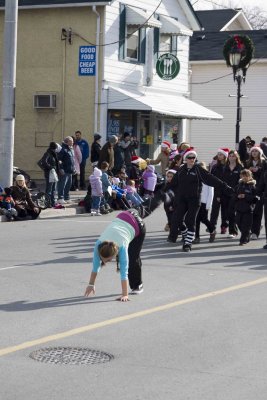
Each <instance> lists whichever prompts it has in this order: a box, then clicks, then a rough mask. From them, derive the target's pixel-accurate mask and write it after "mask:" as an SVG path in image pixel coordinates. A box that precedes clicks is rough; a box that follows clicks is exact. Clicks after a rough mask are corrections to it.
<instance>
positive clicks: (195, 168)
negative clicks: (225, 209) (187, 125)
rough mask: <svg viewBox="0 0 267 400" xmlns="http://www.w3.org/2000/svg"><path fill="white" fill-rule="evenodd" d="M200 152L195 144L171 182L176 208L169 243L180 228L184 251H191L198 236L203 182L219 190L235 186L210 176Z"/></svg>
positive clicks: (172, 241)
mask: <svg viewBox="0 0 267 400" xmlns="http://www.w3.org/2000/svg"><path fill="white" fill-rule="evenodd" d="M196 160H197V153H196V151H195V149H194V148H193V147H190V148H189V149H187V151H186V152H185V154H184V164H183V165H182V166H181V167H180V168H179V171H178V172H177V173H176V174H175V175H174V177H173V179H172V181H171V182H170V189H171V190H173V192H174V195H175V210H174V213H173V216H172V221H171V229H170V234H169V237H168V242H171V243H175V242H176V239H177V236H178V231H179V230H180V231H181V233H182V239H183V251H185V252H190V251H191V247H192V242H193V240H194V237H195V229H196V217H197V213H198V210H199V208H200V203H201V190H202V183H205V184H206V185H208V186H212V187H215V188H216V189H220V190H224V191H226V192H230V193H233V189H232V188H230V187H229V186H228V185H226V184H225V183H224V182H223V181H221V180H220V179H218V178H216V177H215V176H213V175H211V174H210V173H209V172H208V171H207V170H205V169H204V168H202V167H201V166H200V165H199V164H197V163H196Z"/></svg>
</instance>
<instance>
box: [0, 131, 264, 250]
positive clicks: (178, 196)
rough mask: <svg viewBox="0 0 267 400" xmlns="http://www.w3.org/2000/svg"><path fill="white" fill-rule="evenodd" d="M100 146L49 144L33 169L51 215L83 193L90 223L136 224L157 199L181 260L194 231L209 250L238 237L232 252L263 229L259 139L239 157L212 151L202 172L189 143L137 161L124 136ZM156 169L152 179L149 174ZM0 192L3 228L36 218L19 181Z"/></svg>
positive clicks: (76, 140) (133, 142)
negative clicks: (124, 215) (133, 219)
mask: <svg viewBox="0 0 267 400" xmlns="http://www.w3.org/2000/svg"><path fill="white" fill-rule="evenodd" d="M101 139H102V137H101V135H100V134H99V133H96V134H95V135H94V140H93V143H92V144H91V151H90V152H89V144H88V142H87V141H86V140H85V139H83V138H82V134H81V132H80V131H76V132H75V134H74V136H67V137H66V138H65V139H64V141H63V143H62V144H61V145H59V144H57V143H55V142H51V143H50V145H49V147H48V149H47V151H46V152H45V153H44V155H43V157H42V159H41V160H40V161H39V163H38V165H39V166H41V168H42V169H43V171H44V178H45V182H46V193H47V194H48V195H49V197H50V201H51V207H55V208H61V207H64V204H65V203H68V202H70V191H71V190H79V189H85V188H86V189H87V195H86V196H85V199H84V200H83V201H82V202H81V203H82V204H83V205H84V206H85V208H86V210H87V212H90V214H91V215H92V216H99V215H102V214H106V213H110V212H112V211H113V210H122V211H125V210H129V209H132V208H134V209H136V210H137V211H138V213H139V215H141V216H142V217H144V216H145V215H146V213H148V214H149V212H150V210H149V208H150V205H151V200H152V199H153V197H154V196H155V191H158V192H160V193H161V196H162V199H163V200H164V209H165V212H166V220H167V221H166V226H165V227H164V229H165V231H167V232H169V234H168V241H169V242H171V243H173V242H176V241H177V238H178V236H179V235H180V236H181V239H182V244H183V250H184V251H185V252H190V251H191V249H192V245H193V244H197V243H199V242H200V240H201V238H200V224H201V223H203V224H205V225H206V228H207V232H209V235H210V236H209V241H210V242H214V241H215V240H216V237H217V235H218V234H219V233H220V234H226V233H227V231H228V237H229V238H235V237H237V236H238V233H239V231H240V245H245V244H246V243H248V242H249V241H250V240H257V239H258V237H259V235H260V231H261V229H262V218H263V213H264V215H265V227H266V219H267V218H266V212H267V210H266V207H267V188H266V185H267V182H266V181H267V167H266V165H267V162H266V159H267V138H266V137H264V138H263V139H262V141H261V143H260V144H259V145H256V144H255V141H253V140H252V139H251V137H249V136H247V137H246V138H244V139H242V140H241V142H240V143H239V151H236V150H229V149H228V148H220V149H218V151H217V154H215V155H214V157H213V159H212V160H211V161H210V163H209V164H208V165H207V166H206V164H205V163H204V162H201V160H198V157H197V152H196V150H195V149H194V148H193V147H191V146H190V144H189V143H185V142H184V143H181V144H180V145H179V146H178V145H177V144H175V143H172V144H171V143H169V142H168V141H163V142H162V143H161V151H160V153H159V155H158V156H157V158H156V159H146V160H144V159H142V158H141V157H139V156H138V155H137V152H138V147H139V143H138V141H137V139H136V137H134V136H132V135H131V134H129V133H128V132H125V133H124V135H122V136H121V137H120V138H118V137H117V136H115V135H111V136H110V137H109V138H108V141H107V142H106V143H105V144H104V145H103V147H101ZM89 155H90V161H91V166H92V173H91V175H90V176H89V179H88V180H87V179H86V177H85V172H84V171H85V166H86V162H87V160H88V159H89ZM159 164H160V166H161V174H160V175H159V174H157V173H156V172H155V165H159ZM161 177H162V178H161ZM19 178H20V179H19ZM0 190H1V197H0V210H1V211H0V212H1V214H4V215H6V216H7V217H8V219H9V220H19V219H23V218H26V219H27V218H28V219H33V218H37V217H38V215H39V213H40V209H39V208H38V207H37V206H36V204H35V203H34V202H33V201H32V199H31V195H30V192H29V190H28V188H27V186H26V184H25V179H24V177H23V176H22V175H19V176H18V177H17V178H16V181H15V183H14V185H13V186H12V187H11V188H0ZM56 193H57V196H56ZM219 215H220V218H221V221H220V223H218V219H219ZM218 225H220V226H219V227H218ZM264 247H265V248H266V247H267V246H266V245H265V246H264Z"/></svg>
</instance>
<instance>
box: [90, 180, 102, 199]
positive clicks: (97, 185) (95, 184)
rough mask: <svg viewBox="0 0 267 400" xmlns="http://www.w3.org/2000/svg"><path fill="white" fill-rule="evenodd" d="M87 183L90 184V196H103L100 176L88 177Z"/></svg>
mask: <svg viewBox="0 0 267 400" xmlns="http://www.w3.org/2000/svg"><path fill="white" fill-rule="evenodd" d="M89 181H90V184H91V193H92V196H102V195H103V189H102V181H101V178H100V176H94V175H90V176H89Z"/></svg>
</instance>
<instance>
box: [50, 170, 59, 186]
mask: <svg viewBox="0 0 267 400" xmlns="http://www.w3.org/2000/svg"><path fill="white" fill-rule="evenodd" d="M52 182H58V176H57V173H56V170H55V168H52V169H50V171H49V183H52Z"/></svg>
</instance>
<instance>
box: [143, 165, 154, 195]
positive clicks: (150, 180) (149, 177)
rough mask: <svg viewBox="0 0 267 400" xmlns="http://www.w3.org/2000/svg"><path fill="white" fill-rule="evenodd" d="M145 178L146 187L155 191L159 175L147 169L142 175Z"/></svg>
mask: <svg viewBox="0 0 267 400" xmlns="http://www.w3.org/2000/svg"><path fill="white" fill-rule="evenodd" d="M142 178H143V180H144V189H146V190H149V191H151V192H154V190H155V186H156V183H157V175H156V174H155V173H154V172H152V171H149V170H145V172H144V173H143V175H142Z"/></svg>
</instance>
